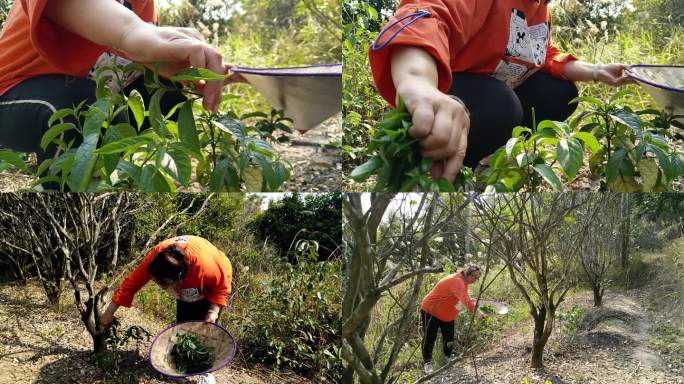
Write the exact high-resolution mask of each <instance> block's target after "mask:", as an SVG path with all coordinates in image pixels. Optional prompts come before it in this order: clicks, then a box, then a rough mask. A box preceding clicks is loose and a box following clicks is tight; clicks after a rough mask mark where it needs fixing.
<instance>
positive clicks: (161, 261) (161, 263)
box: [147, 246, 188, 284]
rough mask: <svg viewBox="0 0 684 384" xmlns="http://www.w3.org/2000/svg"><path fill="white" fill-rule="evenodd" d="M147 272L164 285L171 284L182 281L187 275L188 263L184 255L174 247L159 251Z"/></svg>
mask: <svg viewBox="0 0 684 384" xmlns="http://www.w3.org/2000/svg"><path fill="white" fill-rule="evenodd" d="M147 271H148V272H149V273H150V275H152V276H154V277H155V278H156V279H157V280H160V281H162V282H164V283H169V284H170V283H173V282H175V281H178V280H182V279H183V278H184V277H185V275H186V274H187V273H188V262H187V259H186V258H185V253H183V251H182V250H180V249H178V248H176V247H175V246H170V247H168V248H165V249H163V250H161V251H160V252H159V253H158V254H157V256H155V257H154V259H153V260H152V262H151V263H150V265H148V266H147Z"/></svg>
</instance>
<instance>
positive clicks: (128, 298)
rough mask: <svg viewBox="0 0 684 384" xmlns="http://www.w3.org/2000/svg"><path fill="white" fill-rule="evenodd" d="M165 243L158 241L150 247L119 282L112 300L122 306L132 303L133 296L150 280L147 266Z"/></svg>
mask: <svg viewBox="0 0 684 384" xmlns="http://www.w3.org/2000/svg"><path fill="white" fill-rule="evenodd" d="M166 245H167V244H164V243H160V244H157V245H156V246H154V247H153V248H152V249H150V251H149V252H147V255H145V258H144V259H143V261H142V262H141V263H140V264H139V265H138V266H137V267H136V268H135V269H134V270H133V271H131V272H130V273H129V274H128V275H126V278H125V279H124V280H123V281H122V282H121V285H119V288H118V289H117V290H116V292H114V295H112V301H113V302H115V303H116V304H118V305H120V306H122V307H130V306H131V305H132V304H133V296H135V294H136V293H137V292H138V291H139V290H140V288H142V287H143V286H145V284H147V282H149V281H150V273H149V272H148V271H147V266H149V265H150V263H151V262H152V259H154V257H155V256H157V254H158V253H159V251H161V249H162V248H163V247H165V246H166Z"/></svg>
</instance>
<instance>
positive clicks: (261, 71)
mask: <svg viewBox="0 0 684 384" xmlns="http://www.w3.org/2000/svg"><path fill="white" fill-rule="evenodd" d="M321 67H323V68H328V67H330V68H333V67H340V72H339V73H300V72H287V71H286V70H288V69H291V70H296V69H306V68H321ZM231 70H232V71H233V72H235V73H244V74H248V75H259V76H285V77H342V64H338V63H334V64H319V65H304V66H295V67H281V68H254V67H235V68H233V69H231ZM269 71H278V72H277V73H274V72H270V73H269Z"/></svg>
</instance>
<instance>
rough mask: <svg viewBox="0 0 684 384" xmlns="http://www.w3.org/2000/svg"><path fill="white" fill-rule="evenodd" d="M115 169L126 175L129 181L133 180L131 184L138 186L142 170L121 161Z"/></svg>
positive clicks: (128, 162)
mask: <svg viewBox="0 0 684 384" xmlns="http://www.w3.org/2000/svg"><path fill="white" fill-rule="evenodd" d="M116 169H117V170H119V171H121V172H122V173H123V174H125V175H127V176H128V177H130V178H131V179H133V182H134V183H135V184H136V185H140V175H141V174H142V168H140V167H139V166H137V165H135V164H133V163H131V162H130V161H126V160H124V159H121V160H119V164H117V166H116Z"/></svg>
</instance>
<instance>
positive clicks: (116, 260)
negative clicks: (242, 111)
mask: <svg viewBox="0 0 684 384" xmlns="http://www.w3.org/2000/svg"><path fill="white" fill-rule="evenodd" d="M0 197H1V199H0V204H1V205H2V207H3V208H2V210H1V211H2V229H3V231H4V234H3V235H2V236H0V265H1V266H2V267H3V268H2V270H3V273H1V274H0V278H1V281H3V283H2V285H0V287H2V288H10V287H12V286H14V285H18V286H23V287H26V288H29V287H33V286H40V287H42V290H43V292H44V294H43V299H40V298H34V300H35V302H34V303H31V304H24V305H33V304H40V303H41V302H42V301H47V302H48V305H47V308H48V310H49V311H50V313H56V314H59V313H64V314H69V315H68V316H67V317H66V318H67V319H72V320H74V321H72V322H69V323H68V325H66V327H71V328H73V329H68V330H64V332H73V333H76V334H81V333H83V332H82V331H83V330H85V331H87V333H85V334H89V335H90V339H91V340H90V341H89V346H88V343H87V342H84V341H82V342H81V343H80V344H79V349H80V350H84V349H85V350H89V351H91V353H92V352H95V354H94V356H96V357H97V361H109V362H110V363H109V364H108V365H106V367H108V368H103V367H104V366H91V367H89V368H88V369H87V374H85V373H84V375H88V374H90V375H91V376H88V377H82V380H84V381H87V380H91V379H93V377H101V376H103V375H104V376H106V377H108V380H112V382H119V381H117V380H119V379H116V377H117V374H118V373H126V372H125V370H126V369H127V368H126V367H128V368H131V369H132V371H131V372H127V373H126V375H131V376H132V377H137V379H141V378H142V377H147V376H150V377H151V378H154V377H155V376H154V374H152V373H151V372H150V371H151V369H150V368H149V366H147V365H146V364H145V361H144V358H143V357H142V356H140V355H138V354H137V352H135V351H136V350H137V349H133V352H135V353H134V355H133V356H134V357H131V355H130V353H132V352H131V349H130V348H131V346H129V345H128V342H129V341H130V342H135V343H136V344H142V345H143V346H144V345H148V343H149V337H146V336H149V334H148V333H151V331H147V329H146V328H145V327H140V324H136V323H135V322H134V323H133V324H134V325H133V326H132V327H128V328H126V327H124V326H123V325H122V324H124V323H125V324H131V323H130V321H129V319H128V317H129V316H133V313H138V312H139V313H141V314H142V315H144V316H147V317H149V319H150V321H152V322H154V324H158V325H155V327H157V326H163V325H164V324H169V323H172V322H174V321H175V318H176V314H175V312H176V311H175V299H173V298H172V297H170V296H169V295H168V294H167V293H165V291H163V290H162V289H160V288H159V287H156V286H155V285H154V284H148V285H147V286H146V287H145V288H143V289H142V290H141V291H140V292H139V293H138V295H136V298H135V301H134V305H133V309H131V310H125V309H122V310H121V311H120V312H118V313H117V316H119V320H120V323H116V324H115V326H114V327H113V328H105V327H104V326H103V325H102V323H101V321H100V314H101V313H102V311H103V310H104V308H105V307H106V306H107V304H108V302H109V300H110V295H111V293H112V291H113V289H114V288H116V286H117V285H118V283H119V282H120V281H121V279H122V278H123V276H125V274H126V273H127V272H128V271H129V270H130V269H131V268H132V267H134V266H135V265H137V263H138V262H139V261H140V260H141V258H142V256H143V255H144V253H145V250H146V249H148V248H149V247H150V246H152V245H154V244H155V243H156V242H158V241H160V240H162V239H164V238H167V237H171V236H175V235H178V234H196V235H199V236H202V237H205V238H207V239H208V240H210V241H212V242H213V243H214V244H215V245H217V246H218V247H219V248H220V249H222V250H223V251H224V252H225V253H226V255H227V256H228V257H229V258H230V260H231V262H232V264H233V266H234V268H235V269H234V271H235V273H234V281H233V287H232V288H233V294H232V295H231V297H230V298H229V306H228V308H227V309H226V310H224V311H223V313H222V315H221V318H220V320H219V322H220V323H221V324H223V325H224V326H226V327H227V328H228V329H229V330H230V331H231V333H232V334H233V335H234V336H235V337H236V338H237V341H238V344H239V345H240V354H239V356H238V360H239V363H238V365H239V366H240V367H242V368H243V369H244V368H249V367H251V366H253V365H256V364H259V365H260V366H264V367H268V368H270V369H271V370H274V371H280V372H289V375H296V377H298V378H299V379H298V380H306V379H309V380H313V381H316V382H336V380H337V378H338V377H339V375H340V373H341V365H340V361H339V339H338V337H339V336H338V335H339V327H340V323H339V301H340V297H339V295H340V294H339V279H340V276H339V269H340V261H339V259H340V255H339V250H338V251H336V252H332V253H328V254H327V257H326V259H325V260H319V249H320V248H319V245H318V241H317V240H315V239H313V238H308V237H307V236H306V231H302V232H304V234H302V233H298V232H292V233H280V234H278V235H277V236H276V239H277V238H279V237H287V239H288V240H289V241H291V242H297V243H298V244H297V245H298V246H297V247H296V250H295V251H294V255H293V256H294V259H295V260H297V263H296V264H291V263H290V262H288V259H287V258H286V257H285V255H282V256H281V255H280V254H279V252H277V251H276V249H275V246H274V244H275V241H274V242H272V241H271V240H268V239H264V240H260V239H258V238H256V237H255V236H254V235H253V234H252V233H251V231H249V230H247V229H246V227H248V224H249V223H250V222H252V221H254V220H258V219H259V218H260V217H261V216H262V215H265V214H267V213H268V210H267V209H266V210H264V209H262V208H261V206H262V197H258V196H250V197H245V195H243V194H220V195H213V194H179V195H174V196H171V197H170V196H168V195H164V194H156V195H155V194H151V195H150V194H132V193H126V192H123V193H109V194H77V193H71V194H3V195H1V196H0ZM326 197H327V198H328V199H330V200H331V201H333V202H332V203H331V204H333V205H334V204H335V203H334V199H335V195H332V196H326ZM317 198H323V196H317ZM273 204H274V205H276V204H277V203H273ZM337 206H338V207H339V196H337ZM311 214H312V215H313V216H314V217H317V218H318V219H319V220H323V219H324V217H319V215H325V213H321V212H315V213H313V212H312V213H311ZM275 217H276V218H278V215H275ZM22 222H25V223H29V224H28V225H23V224H22ZM330 225H331V226H332V225H335V226H337V227H340V225H341V223H340V222H339V221H338V222H337V223H330ZM310 229H313V228H310ZM311 232H312V233H313V232H314V231H313V230H312V231H311ZM333 240H334V239H331V240H328V241H333ZM338 242H339V240H338ZM3 297H4V296H3ZM5 305H9V303H8V302H6V301H4V299H0V308H3V306H5ZM0 312H1V311H0ZM52 316H54V315H52ZM77 319H80V320H77ZM25 320H26V322H27V323H28V324H30V323H32V322H35V321H39V320H40V319H36V318H30V317H27V318H26V319H25ZM79 324H80V325H79ZM60 327H64V325H62V324H60ZM79 329H80V330H79ZM14 332H16V331H12V332H11V333H10V334H13V333H14ZM5 337H9V336H7V334H4V333H3V334H2V335H0V340H3V342H4V341H5ZM20 341H21V342H22V343H25V342H27V340H26V339H20ZM56 343H57V344H55V345H56V346H61V348H63V349H61V350H66V351H68V352H67V355H68V356H70V357H67V359H68V358H72V359H73V358H76V359H78V358H79V357H78V356H80V352H79V349H77V350H74V351H72V350H71V349H69V348H67V345H61V344H60V342H59V341H56ZM123 352H127V353H128V354H127V355H122V353H123ZM17 356H19V357H22V358H23V356H22V355H21V353H19V354H18V355H17ZM122 356H128V357H127V358H126V359H128V360H126V359H124V358H123V357H122ZM25 358H27V359H31V358H32V357H31V355H30V353H29V355H28V356H26V357H25ZM33 358H35V359H38V361H40V358H39V357H33ZM124 360H125V361H124ZM126 361H129V362H128V363H126ZM131 364H133V366H134V367H135V369H133V367H132V366H131ZM117 367H118V368H117ZM65 369H66V368H65ZM57 373H59V372H56V374H57ZM62 373H63V374H66V372H62ZM92 375H94V376H92ZM126 375H123V376H122V377H121V378H120V380H123V381H121V382H125V380H127V379H126V378H125V377H124V376H126ZM136 375H137V376H136ZM126 377H128V376H126ZM25 379H26V380H30V379H32V378H31V377H29V376H27V377H25Z"/></svg>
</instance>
